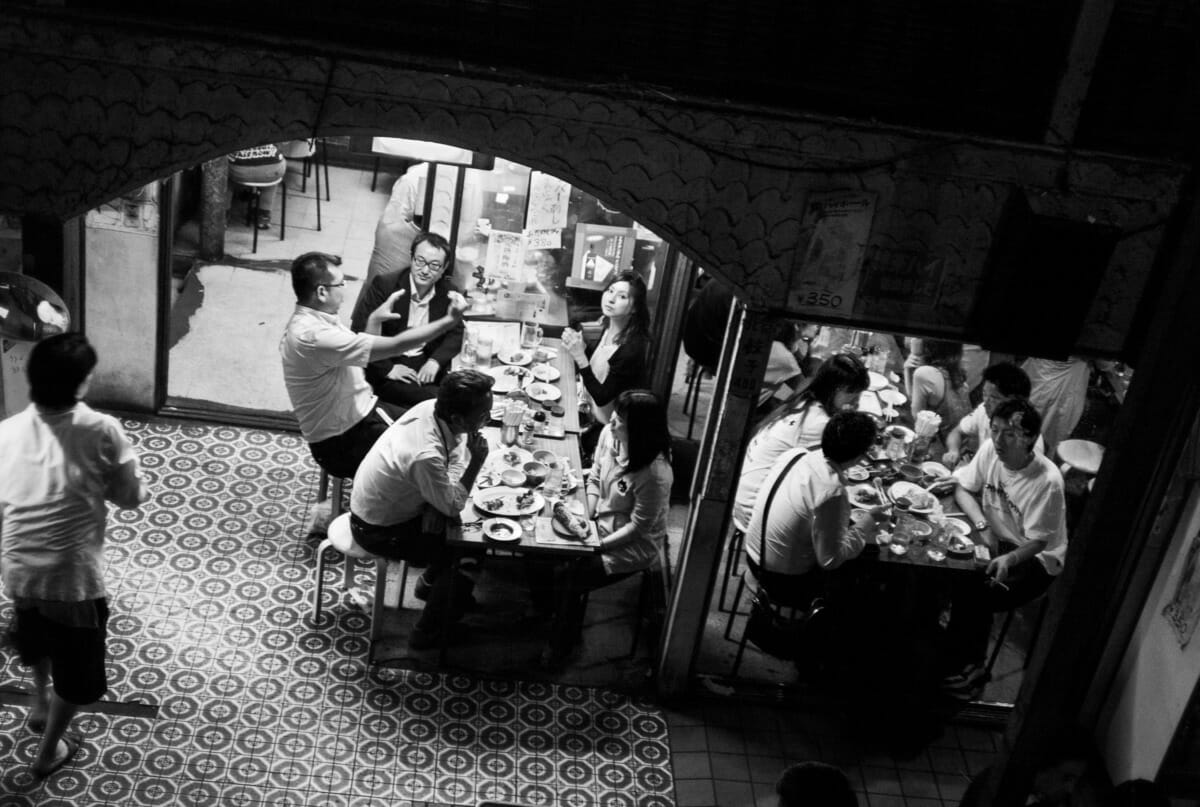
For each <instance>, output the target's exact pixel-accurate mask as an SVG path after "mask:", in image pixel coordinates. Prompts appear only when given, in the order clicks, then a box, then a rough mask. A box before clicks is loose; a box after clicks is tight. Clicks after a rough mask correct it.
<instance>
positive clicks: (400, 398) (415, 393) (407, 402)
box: [367, 356, 449, 408]
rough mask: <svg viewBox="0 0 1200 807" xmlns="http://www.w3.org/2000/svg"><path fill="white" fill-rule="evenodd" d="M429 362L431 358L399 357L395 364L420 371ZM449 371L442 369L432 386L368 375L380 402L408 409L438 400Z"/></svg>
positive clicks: (396, 358) (373, 374) (445, 368)
mask: <svg viewBox="0 0 1200 807" xmlns="http://www.w3.org/2000/svg"><path fill="white" fill-rule="evenodd" d="M428 360H429V357H427V356H397V357H395V359H393V362H394V363H395V364H402V365H404V366H405V367H410V368H412V369H413V370H420V369H421V367H422V366H423V365H424V364H425V362H426V361H428ZM447 369H449V368H448V367H442V368H440V369H439V370H438V374H437V376H436V377H435V378H434V379H433V383H432V384H420V383H417V382H416V381H411V382H410V381H397V380H395V379H394V378H388V377H387V376H383V377H380V376H378V375H376V374H375V373H373V372H372V373H370V374H369V375H368V377H367V380H368V381H370V382H371V387H372V389H374V390H375V394H376V395H378V396H379V400H381V401H387V402H388V403H390V404H394V405H396V406H402V407H405V408H408V407H410V406H412V405H414V404H419V403H420V402H421V401H427V400H429V399H430V398H436V397H437V391H438V385H439V384H441V383H442V379H443V378H445V377H446V371H447Z"/></svg>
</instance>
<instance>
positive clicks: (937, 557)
mask: <svg viewBox="0 0 1200 807" xmlns="http://www.w3.org/2000/svg"><path fill="white" fill-rule="evenodd" d="M925 557H927V558H929V559H930V560H931V561H933V562H934V563H941V562H942V561H944V560H945V559H946V553H945V552H943V551H942V550H940V549H926V550H925Z"/></svg>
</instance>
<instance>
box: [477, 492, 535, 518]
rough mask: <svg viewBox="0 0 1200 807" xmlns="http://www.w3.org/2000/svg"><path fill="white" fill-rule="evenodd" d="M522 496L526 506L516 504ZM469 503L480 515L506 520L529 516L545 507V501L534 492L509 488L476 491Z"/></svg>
mask: <svg viewBox="0 0 1200 807" xmlns="http://www.w3.org/2000/svg"><path fill="white" fill-rule="evenodd" d="M522 496H524V497H525V500H526V504H518V503H517V499H518V498H520V497H522ZM471 501H472V502H474V504H475V509H476V510H478V511H480V512H481V513H487V514H489V515H493V516H506V517H508V518H516V517H518V516H531V515H533V514H534V513H537V512H539V511H540V510H541V509H542V508H543V507H545V506H546V500H545V499H543V498H542V494H540V493H538V492H537V491H536V490H522V489H521V488H510V487H497V488H484V489H483V490H477V491H475V495H474V496H472V497H471Z"/></svg>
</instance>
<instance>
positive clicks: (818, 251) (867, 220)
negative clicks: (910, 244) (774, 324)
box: [788, 191, 875, 316]
mask: <svg viewBox="0 0 1200 807" xmlns="http://www.w3.org/2000/svg"><path fill="white" fill-rule="evenodd" d="M874 218H875V194H874V193H870V192H866V191H827V192H814V193H811V194H809V197H808V200H807V202H806V203H805V206H804V216H803V218H802V219H801V223H800V231H801V238H802V242H801V245H800V249H799V251H798V252H799V254H800V261H799V264H798V266H797V267H796V270H795V271H794V272H793V274H792V283H791V287H790V289H789V291H788V310H789V311H790V312H792V313H817V314H826V315H828V314H840V315H843V316H849V315H850V314H851V313H852V312H853V310H854V299H855V294H856V292H857V289H858V279H859V273H860V271H861V268H862V261H863V255H864V253H865V251H866V247H867V239H868V238H869V237H870V235H871V224H872V222H873V221H874Z"/></svg>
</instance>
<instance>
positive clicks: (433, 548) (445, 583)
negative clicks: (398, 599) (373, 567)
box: [350, 513, 474, 633]
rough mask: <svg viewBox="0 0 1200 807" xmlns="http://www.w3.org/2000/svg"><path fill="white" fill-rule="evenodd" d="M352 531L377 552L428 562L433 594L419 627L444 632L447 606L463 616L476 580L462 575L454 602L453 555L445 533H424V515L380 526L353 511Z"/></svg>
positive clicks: (456, 583)
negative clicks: (451, 570) (452, 590)
mask: <svg viewBox="0 0 1200 807" xmlns="http://www.w3.org/2000/svg"><path fill="white" fill-rule="evenodd" d="M350 534H351V535H353V536H354V541H355V543H357V544H358V545H359V546H361V547H362V548H363V549H365V550H367V551H368V552H370V553H371V554H373V555H381V556H383V557H385V558H392V559H394V560H406V561H409V562H412V563H421V564H428V568H427V569H426V570H425V573H424V574H423V575H422V576H423V577H424V578H425V582H426V583H428V584H429V597H428V599H427V600H426V601H425V608H424V610H422V611H421V617H420V619H418V620H417V630H419V631H422V632H429V633H437V632H438V631H440V630H441V627H442V620H443V617H444V616H445V614H446V611H447V609H449V611H450V617H451V619H452V620H454V619H458V618H459V617H460V616H462V614H463V612H464V611H465V610H466V604H467V603H468V602H469V601H470V599H471V589H472V587H473V586H474V583H473V582H472V581H471V579H470V578H469V577H466V576H460V577H459V579H458V580H455V581H454V585H453V589H454V603H451V602H450V590H451V588H452V586H451V581H452V580H453V578H452V576H451V575H450V574H449V573H448V572H449V569H450V565H451V562H452V561H453V555H452V554H451V552H450V550H449V549H448V548H447V547H446V535H445V533H444V532H443V533H428V532H423V531H422V530H421V516H417V517H416V518H414V519H412V520H410V521H405V522H402V523H400V524H391V525H388V526H379V525H377V524H370V523H368V522H366V521H363V520H362V519H361V518H359V517H358V516H356V515H354V514H353V513H351V514H350Z"/></svg>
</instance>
